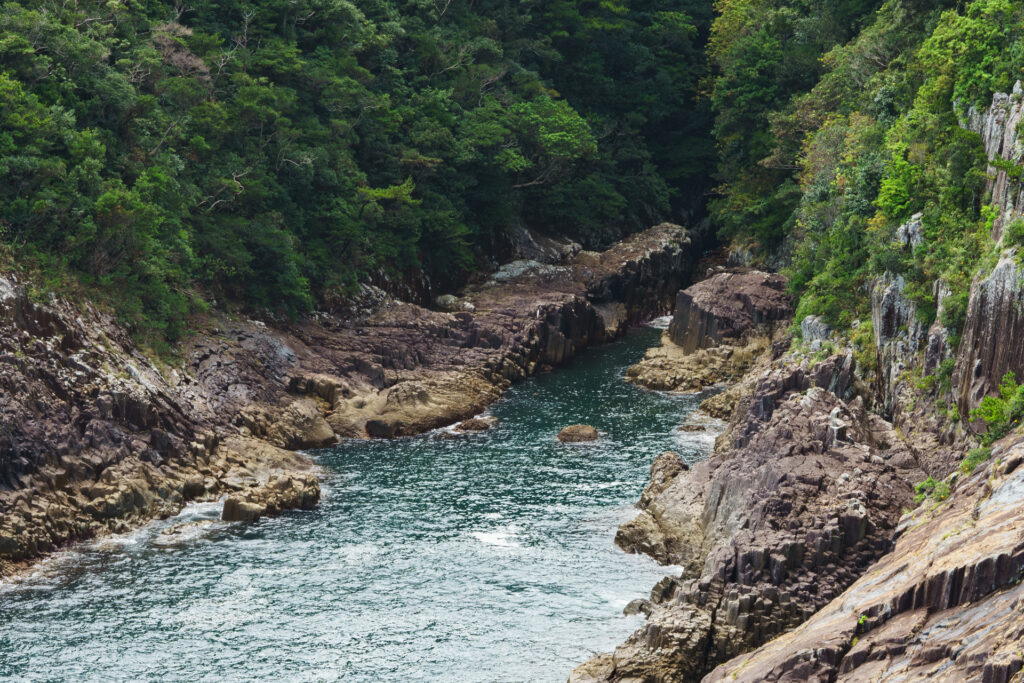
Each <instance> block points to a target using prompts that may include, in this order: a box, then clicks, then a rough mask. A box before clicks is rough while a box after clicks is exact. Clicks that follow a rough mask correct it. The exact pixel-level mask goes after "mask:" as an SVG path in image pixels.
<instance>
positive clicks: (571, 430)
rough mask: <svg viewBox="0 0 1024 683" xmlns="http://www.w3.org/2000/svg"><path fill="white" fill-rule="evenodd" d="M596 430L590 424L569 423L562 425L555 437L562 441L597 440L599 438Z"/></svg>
mask: <svg viewBox="0 0 1024 683" xmlns="http://www.w3.org/2000/svg"><path fill="white" fill-rule="evenodd" d="M600 436H601V435H600V434H598V433H597V430H596V429H594V428H593V427H591V426H590V425H569V426H568V427H563V428H562V431H560V432H558V436H557V437H556V438H557V439H558V440H559V441H561V442H562V443H581V442H584V441H597V440H598V439H599V438H600Z"/></svg>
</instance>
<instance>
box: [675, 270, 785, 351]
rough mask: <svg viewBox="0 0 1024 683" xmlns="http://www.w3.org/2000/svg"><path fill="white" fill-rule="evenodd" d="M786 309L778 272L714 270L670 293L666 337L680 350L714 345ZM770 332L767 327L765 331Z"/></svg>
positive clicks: (766, 322)
mask: <svg viewBox="0 0 1024 683" xmlns="http://www.w3.org/2000/svg"><path fill="white" fill-rule="evenodd" d="M791 314H792V300H791V299H790V297H789V295H788V294H787V293H786V280H785V278H783V277H782V276H781V275H776V274H772V273H764V272H761V271H756V270H752V271H734V272H725V273H719V274H717V275H714V276H712V277H709V278H708V279H706V280H703V281H701V282H698V283H697V284H695V285H693V286H692V287H690V288H689V289H686V290H683V291H681V292H679V295H678V296H677V297H676V308H675V315H673V317H672V324H671V325H670V327H669V337H670V338H671V339H672V341H673V342H674V343H675V344H676V345H677V346H679V347H681V348H682V349H683V350H684V351H685V352H686V353H692V352H693V351H695V350H697V349H701V348H709V347H712V346H718V345H719V344H721V343H723V342H724V341H726V340H732V341H738V340H739V338H740V337H741V336H742V335H744V334H745V333H747V332H749V331H750V330H752V329H754V328H757V327H769V328H770V327H771V325H772V324H773V323H775V322H777V321H781V320H786V319H788V318H789V316H790V315H791ZM768 336H771V332H770V331H769V332H768Z"/></svg>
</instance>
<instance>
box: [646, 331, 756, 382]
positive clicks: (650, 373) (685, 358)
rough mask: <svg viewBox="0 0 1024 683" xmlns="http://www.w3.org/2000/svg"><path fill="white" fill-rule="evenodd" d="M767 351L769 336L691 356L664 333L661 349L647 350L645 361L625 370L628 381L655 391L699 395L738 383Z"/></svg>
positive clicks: (726, 345)
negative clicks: (730, 383) (723, 384)
mask: <svg viewBox="0 0 1024 683" xmlns="http://www.w3.org/2000/svg"><path fill="white" fill-rule="evenodd" d="M768 349H769V339H768V337H754V338H752V339H749V340H748V343H747V344H745V345H742V346H733V345H729V344H724V345H722V346H716V347H713V348H709V349H697V350H696V351H693V352H690V353H688V352H686V350H685V349H683V347H681V346H678V345H676V344H675V342H673V341H672V340H671V338H669V336H668V335H667V334H665V335H662V339H661V345H660V346H655V347H652V348H650V349H648V350H647V351H646V353H645V354H644V358H643V360H641V361H640V362H639V363H637V364H635V365H632V366H630V367H629V368H628V369H627V370H626V379H627V380H628V381H630V382H633V383H634V384H636V385H638V386H641V387H644V388H645V389H652V390H655V391H679V392H697V391H701V390H702V389H706V388H707V387H711V386H715V385H717V384H722V383H727V382H735V381H736V380H738V379H739V378H740V377H742V376H743V375H744V373H746V371H747V370H748V369H749V368H750V367H751V365H753V363H754V361H755V360H757V358H758V357H760V356H761V355H762V354H764V353H765V352H766V351H768Z"/></svg>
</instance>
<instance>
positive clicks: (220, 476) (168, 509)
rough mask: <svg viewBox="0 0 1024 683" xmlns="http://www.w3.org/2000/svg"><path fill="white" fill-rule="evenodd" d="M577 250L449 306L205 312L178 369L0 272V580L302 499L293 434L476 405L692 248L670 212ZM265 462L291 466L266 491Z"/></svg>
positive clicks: (589, 338) (656, 286)
mask: <svg viewBox="0 0 1024 683" xmlns="http://www.w3.org/2000/svg"><path fill="white" fill-rule="evenodd" d="M570 251H572V249H570ZM584 261H586V262H585V263H584V262H580V263H577V262H575V259H574V258H573V257H572V256H571V254H566V256H565V258H564V262H563V263H562V264H561V265H557V266H547V265H545V266H544V267H542V268H532V267H530V268H525V269H522V270H521V271H520V272H519V273H518V274H512V273H511V272H510V270H509V269H505V271H504V272H505V274H506V275H508V277H504V279H502V280H501V281H500V282H498V281H496V280H495V281H491V282H489V283H488V282H484V283H481V284H479V285H475V286H473V287H470V288H468V289H466V290H464V291H462V292H459V293H458V298H459V300H460V302H462V305H461V307H460V309H459V310H457V311H451V312H449V311H438V310H430V309H429V308H426V307H423V306H419V305H416V304H413V303H408V302H402V301H399V300H398V299H397V298H395V296H394V295H393V294H389V293H388V292H387V291H385V290H384V289H381V288H380V287H377V286H373V285H366V286H364V287H362V288H361V289H360V293H359V295H358V296H356V297H354V300H353V301H351V302H347V303H346V302H328V307H329V308H330V310H328V311H321V312H318V313H316V314H315V315H311V316H309V317H308V318H304V319H301V320H298V321H294V322H285V321H278V322H274V321H261V320H249V319H245V318H244V317H240V316H226V315H224V316H221V315H218V314H216V313H214V314H212V315H211V316H210V317H209V319H208V320H207V321H206V322H205V323H204V325H203V327H201V328H199V329H196V330H195V331H194V332H195V333H194V335H193V336H191V337H190V338H189V339H188V341H187V343H185V344H184V345H183V347H182V348H181V349H179V350H180V353H181V360H180V362H178V363H175V366H174V367H165V366H163V365H161V366H158V365H157V364H156V363H154V362H152V360H151V359H150V358H147V356H146V355H145V354H143V353H142V352H141V351H140V350H139V348H138V347H137V346H136V345H135V343H134V341H133V340H132V338H131V337H130V335H129V334H128V333H127V332H126V331H125V329H124V328H122V327H121V326H120V325H119V324H118V322H117V320H116V318H115V317H114V316H113V315H112V314H110V313H107V312H103V311H99V310H96V309H95V308H93V307H91V306H89V305H77V306H76V305H73V304H72V303H70V302H68V301H63V300H60V299H57V298H51V299H50V300H49V301H47V302H45V303H43V302H39V301H36V300H33V299H32V298H31V297H29V296H28V294H27V290H26V287H25V285H26V284H27V283H23V282H20V281H18V279H17V278H16V277H15V276H14V275H8V274H0V424H2V425H3V429H0V576H4V575H7V574H8V573H10V572H11V571H14V570H15V568H16V566H17V565H18V564H19V563H24V562H26V561H30V560H32V559H33V558H36V557H38V556H40V555H41V554H45V553H47V552H50V551H52V550H53V549H55V548H58V547H60V546H61V545H63V544H65V543H67V542H69V541H72V540H76V539H85V538H91V537H94V536H97V535H102V534H105V533H109V532H111V531H124V530H127V529H130V528H131V527H133V526H136V525H138V524H141V523H144V522H145V521H147V520H149V519H153V518H156V517H167V516H169V515H173V514H176V513H177V512H178V511H180V510H181V508H182V506H184V505H185V503H186V502H188V501H189V500H197V499H198V500H216V499H217V498H219V497H221V496H223V495H225V494H227V495H229V496H240V497H241V499H242V500H244V501H245V502H250V503H253V504H257V505H264V506H265V507H266V508H267V513H268V514H271V510H272V509H285V508H287V507H300V508H301V507H306V506H308V505H310V504H313V503H314V502H315V500H316V499H317V498H318V495H319V488H318V487H317V486H315V485H314V483H315V482H314V481H313V480H307V477H312V478H313V479H315V471H313V470H310V469H309V468H310V467H311V464H310V461H309V460H308V459H306V458H304V457H302V456H300V455H297V454H295V453H294V452H292V450H293V449H300V448H302V449H304V448H315V447H320V446H325V445H330V444H331V443H333V442H334V440H335V435H341V436H344V437H362V438H365V437H367V436H379V437H389V436H403V435H409V434H417V433H421V432H425V431H429V430H432V429H435V428H437V427H441V426H445V425H450V424H454V423H457V422H460V421H463V420H467V419H470V418H472V417H473V416H474V415H478V414H479V413H481V412H482V411H483V410H484V409H485V408H486V407H487V406H488V405H489V404H490V403H492V402H493V401H494V400H496V399H497V398H498V397H500V396H501V393H502V392H503V391H504V390H505V389H506V388H507V387H508V386H509V385H510V384H511V383H512V382H514V381H518V380H520V379H522V378H524V377H526V376H528V375H531V374H534V373H537V372H541V371H543V370H545V369H548V368H551V367H555V366H558V365H561V364H564V363H566V362H568V361H569V360H571V359H572V358H574V357H575V356H576V355H577V354H579V353H580V352H582V351H583V350H585V349H586V348H588V347H589V346H592V345H594V344H599V343H603V342H606V341H608V340H610V339H612V338H614V337H615V336H617V335H619V334H621V333H622V332H624V331H625V329H626V328H627V327H629V326H630V325H635V324H637V323H638V322H640V321H642V320H644V319H647V318H649V317H651V316H653V315H657V314H663V313H665V312H666V311H667V310H668V309H669V308H670V306H671V303H672V299H673V297H674V296H675V294H676V292H677V291H678V290H679V289H680V288H681V287H683V286H685V285H686V284H688V279H689V273H690V266H691V264H692V262H693V255H692V254H691V251H690V246H689V239H688V237H687V233H686V230H685V229H683V228H681V227H679V226H676V225H671V224H662V225H659V226H655V227H654V228H651V229H650V230H647V231H644V232H642V233H638V234H636V235H633V236H631V237H629V238H627V239H625V240H623V241H622V242H620V243H618V244H616V245H613V246H612V247H611V248H610V249H608V250H607V251H605V252H603V253H602V254H601V255H600V257H599V258H597V259H596V260H587V259H584ZM421 301H422V302H424V303H427V302H430V299H429V297H424V298H423V299H421ZM349 303H350V304H351V305H348V304H349ZM264 446H265V447H264ZM268 449H269V450H268ZM274 475H280V476H286V477H290V478H289V479H285V480H282V479H280V478H279V479H277V480H275V481H276V482H277V486H278V487H276V488H275V487H269V488H267V487H268V486H269V484H270V481H271V477H272V476H274ZM282 481H289V482H292V483H291V484H289V485H287V486H286V485H284V484H282V483H281V482H282ZM247 491H263V493H260V494H258V495H256V494H253V495H254V496H255V498H253V499H252V500H250V499H249V498H248V497H246V496H247V495H249V494H247V493H246V492H247Z"/></svg>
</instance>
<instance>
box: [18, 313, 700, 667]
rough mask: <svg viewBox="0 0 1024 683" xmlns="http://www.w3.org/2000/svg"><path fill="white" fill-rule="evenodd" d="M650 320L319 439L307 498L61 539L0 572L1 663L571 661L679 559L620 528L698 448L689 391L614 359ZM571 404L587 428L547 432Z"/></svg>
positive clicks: (204, 511) (636, 345) (633, 622)
mask: <svg viewBox="0 0 1024 683" xmlns="http://www.w3.org/2000/svg"><path fill="white" fill-rule="evenodd" d="M657 336H658V332H657V331H656V330H653V329H645V330H641V331H638V332H636V333H634V334H632V335H630V336H629V337H628V338H627V339H626V340H624V341H622V342H619V343H616V344H613V345H610V346H608V347H605V348H602V349H597V350H593V351H590V352H588V353H587V354H586V355H585V356H583V357H581V358H579V359H577V360H576V361H575V362H574V363H573V364H572V365H570V366H569V367H567V368H565V369H562V370H559V371H557V372H555V373H552V374H550V375H545V376H541V377H536V378H533V379H531V380H529V381H527V382H524V383H523V384H521V385H519V386H517V387H514V388H513V389H512V390H510V391H509V392H508V394H507V398H506V399H504V400H503V401H501V402H500V403H498V404H496V405H494V406H493V409H492V411H491V412H492V413H493V414H494V415H496V416H498V417H499V418H500V419H501V423H500V425H499V426H498V427H497V428H495V429H493V430H492V431H491V432H489V433H487V434H482V435H473V436H465V437H460V438H458V439H451V440H446V439H438V438H436V435H425V436H422V437H416V438H410V439H401V440H397V441H391V442H384V441H375V442H347V443H344V444H342V445H340V446H338V447H335V448H333V449H329V450H326V451H323V452H321V453H319V454H318V456H317V457H318V458H319V460H320V462H321V463H322V464H323V466H324V468H325V469H326V470H327V472H328V475H327V478H326V481H325V489H324V490H325V495H324V500H323V502H322V504H321V505H320V507H319V508H318V509H317V510H315V511H312V512H304V513H291V514H286V515H284V516H283V517H280V518H277V519H270V520H263V521H261V522H259V523H258V524H256V525H255V526H250V527H246V526H242V525H230V524H224V523H221V522H217V521H214V520H216V518H217V516H218V514H219V509H220V506H219V505H218V504H205V505H194V506H190V507H189V508H187V509H186V511H185V512H184V513H182V515H180V516H179V517H176V518H174V519H172V520H166V521H163V522H159V523H156V524H154V525H151V526H150V527H147V528H146V529H143V530H141V531H139V532H136V533H134V534H131V535H130V536H126V537H122V538H117V539H113V540H106V541H103V542H100V543H96V544H90V545H85V546H81V547H78V548H75V549H73V550H70V551H68V552H65V553H61V554H60V555H59V556H57V557H56V558H54V559H53V560H50V561H48V562H46V563H45V564H44V565H42V566H41V567H40V569H39V570H38V571H36V572H35V573H34V574H33V575H31V576H30V577H28V578H26V579H25V580H23V581H21V582H20V583H18V584H11V585H6V586H3V587H0V677H7V678H14V679H19V680H22V679H24V680H68V679H76V680H92V679H104V680H110V679H117V680H128V679H132V680H138V679H173V680H211V681H219V680H239V679H243V680H251V679H261V680H271V679H273V680H352V681H417V680H423V681H442V680H443V681H564V680H565V679H566V677H567V676H568V674H569V671H570V670H571V669H572V667H573V666H574V665H575V664H577V663H579V662H581V661H582V660H584V659H586V658H587V657H588V656H590V655H591V654H592V653H594V652H597V651H608V650H610V649H612V648H613V647H614V646H615V645H616V644H617V643H618V642H620V641H621V640H622V639H623V638H625V637H626V636H627V635H628V634H629V633H630V632H631V631H632V630H633V629H635V628H636V627H637V626H639V625H640V623H641V618H640V617H629V618H627V617H623V616H622V614H621V611H622V608H623V607H624V606H625V604H626V603H627V602H629V601H630V600H631V599H633V598H636V597H645V596H646V595H647V593H648V591H649V590H650V588H651V586H652V585H654V583H655V582H657V581H658V580H659V579H660V578H661V577H662V576H663V575H665V574H666V573H669V572H670V571H672V570H671V568H666V567H659V566H657V565H656V564H655V563H654V562H652V561H650V560H649V559H647V558H644V557H637V556H631V555H626V554H624V553H622V552H621V551H619V550H618V549H617V548H615V547H614V545H613V544H612V538H613V536H614V532H615V528H616V526H617V525H618V524H619V523H621V522H623V521H625V520H627V519H628V518H629V517H630V516H631V515H632V514H633V509H632V503H633V502H634V501H635V500H636V499H637V498H638V497H639V494H640V491H641V489H642V488H643V485H644V483H645V482H646V479H647V472H648V467H649V465H650V462H651V460H652V459H653V458H654V456H655V455H657V454H658V453H659V452H661V451H663V450H666V449H673V450H677V451H679V452H681V453H683V454H684V455H690V456H692V455H694V454H695V453H696V452H697V451H698V449H700V448H702V444H700V443H699V441H698V439H699V438H700V437H699V436H697V435H693V434H681V433H677V432H675V431H674V428H675V427H676V426H677V425H678V424H679V423H680V422H681V421H682V419H683V417H684V416H685V415H686V414H688V413H689V412H690V411H692V410H693V409H694V407H695V406H696V400H695V399H693V398H690V397H669V396H664V395H661V394H655V393H650V392H644V391H641V390H638V389H636V388H635V387H632V386H630V385H628V384H626V383H624V382H623V381H622V379H621V377H622V372H623V370H624V369H625V367H626V366H628V365H629V364H630V363H632V362H635V361H636V360H638V359H639V358H640V357H641V356H642V354H643V351H644V349H645V348H647V347H648V346H650V345H652V344H654V343H656V342H657ZM574 422H586V423H589V424H593V425H594V426H596V427H597V428H598V429H600V430H601V431H602V433H603V438H602V440H601V441H600V443H598V444H596V445H579V446H569V445H561V444H558V443H557V442H556V441H555V439H554V436H555V434H556V432H557V431H558V429H559V428H560V427H562V426H564V425H566V424H571V423H574ZM188 522H200V523H198V524H185V525H184V526H178V525H182V524H183V523H188ZM172 529H177V530H176V532H175V533H168V531H170V530H172Z"/></svg>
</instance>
